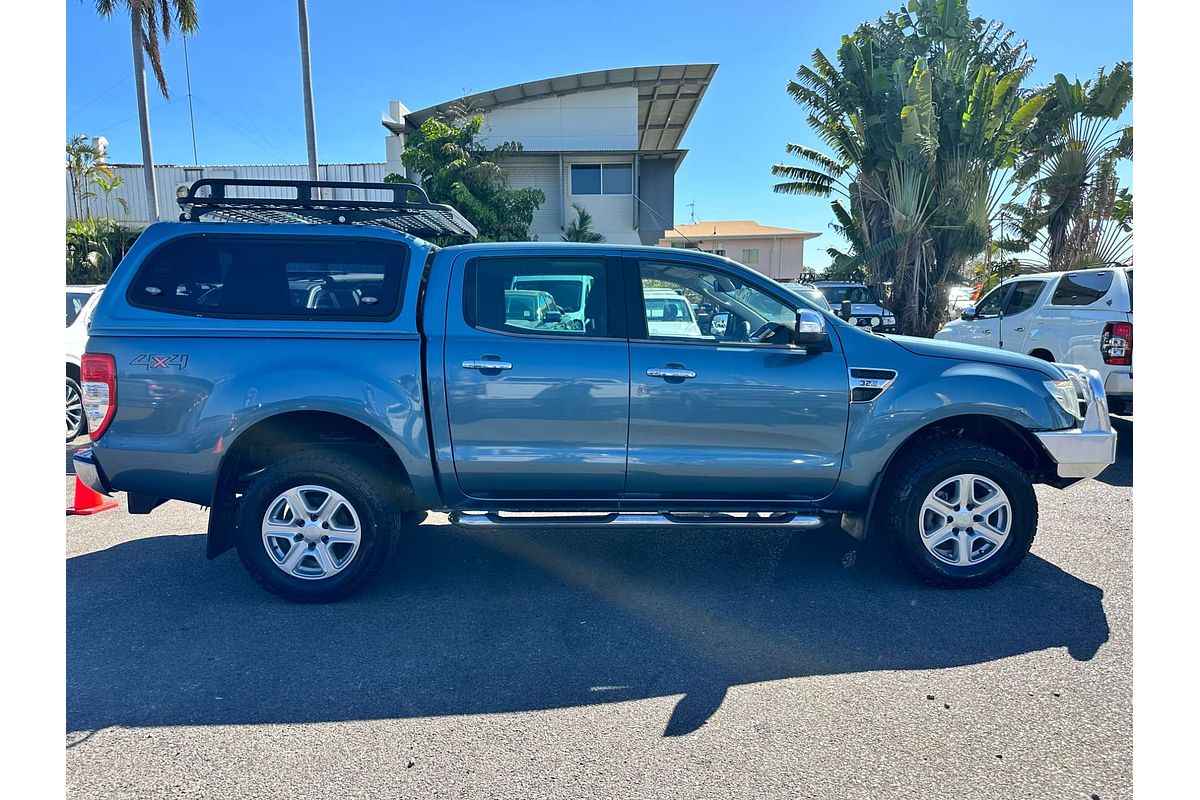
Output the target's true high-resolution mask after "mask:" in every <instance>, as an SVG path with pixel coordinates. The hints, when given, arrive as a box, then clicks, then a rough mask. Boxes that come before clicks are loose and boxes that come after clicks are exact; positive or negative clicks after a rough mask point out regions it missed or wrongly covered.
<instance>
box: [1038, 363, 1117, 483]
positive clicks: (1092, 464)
mask: <svg viewBox="0 0 1200 800" xmlns="http://www.w3.org/2000/svg"><path fill="white" fill-rule="evenodd" d="M1057 366H1059V367H1062V369H1063V371H1064V372H1066V373H1067V375H1068V376H1069V377H1070V378H1071V380H1072V381H1074V383H1075V389H1076V391H1077V393H1078V394H1079V397H1080V401H1081V402H1082V403H1083V404H1084V406H1085V411H1084V416H1083V422H1082V423H1081V424H1080V425H1079V427H1077V428H1070V429H1068V430H1063V431H1041V432H1038V433H1034V436H1036V437H1037V438H1038V440H1039V441H1040V442H1041V443H1042V446H1043V447H1045V448H1046V452H1047V453H1049V454H1050V457H1051V458H1052V459H1054V463H1055V464H1057V465H1058V476H1059V477H1060V478H1094V477H1096V476H1097V475H1099V474H1100V473H1101V472H1103V471H1104V470H1105V469H1106V468H1107V467H1108V466H1109V465H1111V464H1112V463H1113V462H1114V461H1116V460H1117V434H1116V431H1114V430H1113V429H1112V423H1111V422H1110V421H1109V418H1108V398H1107V397H1106V396H1105V393H1104V382H1103V381H1102V380H1101V379H1100V373H1099V372H1096V370H1094V369H1084V368H1083V367H1078V366H1075V365H1073V364H1058V365H1057Z"/></svg>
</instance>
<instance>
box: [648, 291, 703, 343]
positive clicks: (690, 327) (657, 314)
mask: <svg viewBox="0 0 1200 800" xmlns="http://www.w3.org/2000/svg"><path fill="white" fill-rule="evenodd" d="M642 301H643V302H644V304H645V306H646V326H647V328H649V331H650V335H651V336H682V337H685V338H688V339H698V338H700V337H702V336H703V335H704V334H703V333H701V332H700V324H699V323H698V322H697V321H696V312H695V311H694V310H693V309H692V305H691V303H689V302H688V300H687V298H686V297H684V296H683V295H682V294H680V293H679V292H677V291H675V290H673V289H650V288H647V289H643V290H642Z"/></svg>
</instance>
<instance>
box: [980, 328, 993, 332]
mask: <svg viewBox="0 0 1200 800" xmlns="http://www.w3.org/2000/svg"><path fill="white" fill-rule="evenodd" d="M991 332H992V329H991V328H988V329H987V330H986V331H980V333H991Z"/></svg>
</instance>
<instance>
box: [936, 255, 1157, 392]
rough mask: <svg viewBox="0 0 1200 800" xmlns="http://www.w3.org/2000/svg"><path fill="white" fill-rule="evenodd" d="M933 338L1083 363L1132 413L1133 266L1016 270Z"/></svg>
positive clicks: (1047, 358)
mask: <svg viewBox="0 0 1200 800" xmlns="http://www.w3.org/2000/svg"><path fill="white" fill-rule="evenodd" d="M934 338H936V339H944V340H947V341H954V342H966V343H968V344H975V345H983V346H986V347H998V348H1001V349H1004V350H1011V351H1013V352H1015V353H1028V354H1029V355H1031V356H1034V357H1036V358H1040V359H1043V360H1045V361H1063V362H1067V363H1071V364H1081V365H1083V366H1084V367H1086V368H1088V369H1094V370H1096V371H1097V372H1098V373H1099V374H1100V376H1101V379H1102V380H1103V381H1104V388H1105V392H1106V394H1107V396H1108V404H1109V408H1110V409H1112V410H1113V411H1115V412H1117V413H1122V414H1132V413H1133V268H1132V267H1106V268H1104V269H1087V270H1078V271H1075V272H1044V273H1034V274H1030V275H1019V276H1017V277H1015V278H1009V279H1008V280H1006V281H1004V282H1003V283H1001V284H1000V285H999V286H997V287H996V288H995V289H993V290H992V291H991V292H989V293H988V294H987V295H985V296H984V297H982V298H981V299H980V300H979V302H978V303H977V304H975V305H974V306H972V307H971V308H968V309H966V310H965V311H964V312H963V315H962V317H961V318H960V319H958V320H956V321H953V322H948V323H946V325H944V326H943V327H942V329H941V330H940V331H938V332H937V334H936V335H935V337H934Z"/></svg>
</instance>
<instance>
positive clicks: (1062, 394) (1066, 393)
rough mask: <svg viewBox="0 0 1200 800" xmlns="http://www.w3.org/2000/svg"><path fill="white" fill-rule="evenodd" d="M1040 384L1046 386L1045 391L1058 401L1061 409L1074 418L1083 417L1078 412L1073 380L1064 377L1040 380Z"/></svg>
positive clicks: (1077, 400)
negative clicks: (1053, 379) (1062, 378)
mask: <svg viewBox="0 0 1200 800" xmlns="http://www.w3.org/2000/svg"><path fill="white" fill-rule="evenodd" d="M1042 385H1043V386H1045V387H1046V391H1048V392H1050V396H1051V397H1053V398H1054V399H1055V400H1057V401H1058V404H1059V405H1060V406H1062V409H1063V411H1066V412H1067V413H1068V414H1070V415H1071V416H1072V417H1074V418H1075V419H1083V416H1082V415H1081V414H1080V413H1079V397H1078V395H1076V394H1075V382H1074V381H1072V380H1071V379H1070V378H1066V379H1064V380H1061V381H1042Z"/></svg>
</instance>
